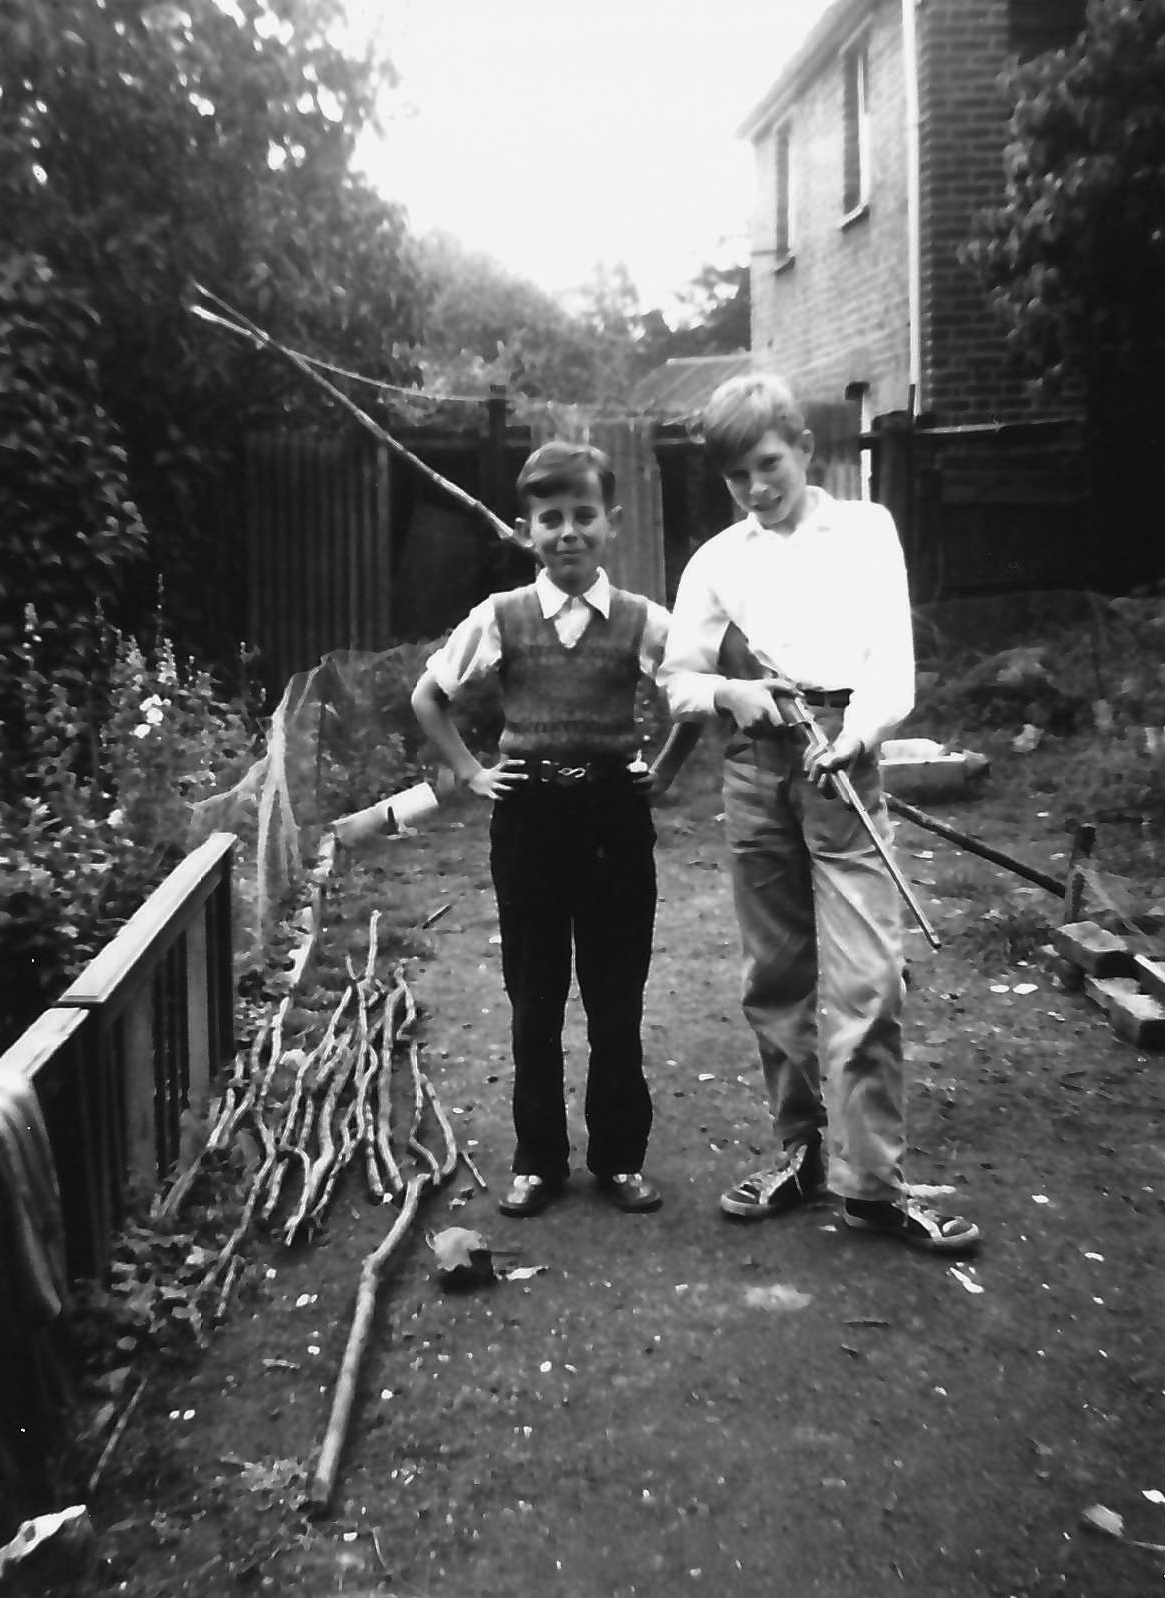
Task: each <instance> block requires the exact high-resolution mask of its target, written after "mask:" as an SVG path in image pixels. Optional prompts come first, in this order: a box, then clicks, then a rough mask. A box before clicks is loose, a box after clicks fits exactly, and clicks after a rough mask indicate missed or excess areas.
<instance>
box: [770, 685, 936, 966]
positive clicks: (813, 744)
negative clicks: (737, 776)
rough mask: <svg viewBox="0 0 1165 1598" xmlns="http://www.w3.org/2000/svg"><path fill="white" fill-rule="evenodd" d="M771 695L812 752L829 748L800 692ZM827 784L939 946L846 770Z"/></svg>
mask: <svg viewBox="0 0 1165 1598" xmlns="http://www.w3.org/2000/svg"><path fill="white" fill-rule="evenodd" d="M773 697H774V699H775V700H776V705H777V709H778V710H779V711H780V713H781V720H782V721H783V722H784V723H785V725H786V727H792V728H793V730H794V731H795V732H797V733H799V734H800V735H801V737H802V738H803V739H804V740H805V745H806V747H807V748H808V750H809V751H810V753H811V754H814V755H817V754H821V753H822V751H824V750H826V749H828V748H829V739H828V738H827V737H826V736H825V734H824V733H823V732H822V730H821V728H820V727H819V726H818V725H817V722H816V721H815V719H814V717H813V712H812V711H811V710H810V709H809V706H808V705H807V704H806V703H805V700H804V699H803V698H802V696H801V695H800V694H798V693H788V692H785V691H783V690H777V691H776V692H775V693H774V695H773ZM828 784H829V788H832V789H833V792H834V793H835V794H836V795H837V797H838V798H839V799H840V800H841V801H842V802H843V803H844V804H847V805H848V806H849V808H850V809H851V810H852V811H853V813H854V815H855V816H856V817H857V818H858V820H859V821H860V822H861V824H862V826H863V827H864V828H865V829H866V832H867V833H868V834H869V838H870V842H871V843H872V844H873V846H874V848H875V849H876V850H877V851H878V854H879V856H880V858H881V861H882V864H883V865H884V866H885V867H886V870H887V871H888V872H889V873H890V880H891V881H892V882H893V884H894V886H895V887H896V888H897V890H898V893H899V895H900V897H901V899H902V902H903V903H904V904H905V906H906V908H907V909H908V910H909V911H910V913H911V915H912V916H913V917H914V919H915V920H916V921H917V922H918V925H919V926H920V927H921V929H922V931H923V933H924V934H925V936H926V941H927V942H928V943H929V944H930V946H931V948H932V949H937V948H940V947H941V945H940V943H939V936H938V933H937V932H936V931H935V930H934V928H933V927H932V926H931V924H930V922H929V921H928V920H927V916H926V911H925V910H924V909H923V908H922V906H921V905H920V904H919V902H918V900H917V899H916V898H915V896H914V890H913V889H912V888H911V886H910V884H909V883H908V882H907V880H906V878H905V877H904V876H903V875H902V872H901V870H900V869H899V866H898V862H897V861H896V860H895V859H894V856H893V855H892V854H891V853H890V851H889V849H888V848H887V847H886V840H885V839H884V838H883V837H882V834H881V833H880V832H879V831H878V828H877V826H876V825H875V822H874V818H873V816H871V814H870V812H869V811H868V810H867V809H866V807H865V805H864V804H863V803H862V801H861V800H860V799H859V798H858V794H857V789H856V788H855V787H854V785H853V783H852V782H851V781H850V778H849V773H848V772H847V771H846V770H845V769H844V768H843V767H840V766H839V767H838V768H837V770H836V771H831V772H830V773H829V776H828ZM827 791H828V789H827Z"/></svg>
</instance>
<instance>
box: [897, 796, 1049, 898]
mask: <svg viewBox="0 0 1165 1598" xmlns="http://www.w3.org/2000/svg"><path fill="white" fill-rule="evenodd" d="M886 809H887V810H892V811H893V812H894V814H895V815H896V816H901V817H902V819H903V821H913V823H914V824H915V826H916V827H925V829H926V830H927V832H934V833H937V834H938V836H939V837H940V838H946V839H947V840H948V842H950V843H957V844H958V846H959V848H960V849H966V850H967V851H968V852H969V853H970V854H977V855H981V856H982V858H983V859H984V860H990V861H991V862H992V864H993V865H997V866H1006V867H1007V869H1008V871H1014V872H1015V874H1016V876H1017V877H1023V878H1024V880H1025V881H1026V882H1034V883H1035V884H1036V886H1037V887H1039V888H1046V889H1047V890H1048V892H1049V893H1054V894H1055V895H1056V897H1057V898H1058V899H1062V898H1063V897H1064V884H1063V883H1062V882H1057V880H1056V878H1055V877H1049V876H1048V874H1047V873H1046V872H1044V871H1039V870H1037V869H1036V867H1035V866H1029V865H1025V864H1024V862H1023V861H1022V860H1016V859H1015V857H1014V856H1013V855H1009V854H1004V852H1003V850H1002V849H993V848H992V847H991V845H990V844H988V843H984V842H983V840H982V839H981V838H973V837H971V835H970V833H967V832H960V831H959V829H958V828H957V827H952V826H950V825H949V824H948V823H947V822H945V821H939V820H938V818H937V817H936V816H931V815H928V814H927V812H926V811H925V810H917V809H915V807H914V806H913V805H909V804H907V803H906V800H905V799H899V798H898V797H897V795H895V794H892V793H888V794H887V795H886Z"/></svg>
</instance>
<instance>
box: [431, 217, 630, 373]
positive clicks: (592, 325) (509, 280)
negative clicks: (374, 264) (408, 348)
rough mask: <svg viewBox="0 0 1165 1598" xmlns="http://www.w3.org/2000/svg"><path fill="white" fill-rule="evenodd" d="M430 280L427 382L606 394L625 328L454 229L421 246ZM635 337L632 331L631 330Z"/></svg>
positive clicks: (436, 234) (440, 233)
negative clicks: (546, 287)
mask: <svg viewBox="0 0 1165 1598" xmlns="http://www.w3.org/2000/svg"><path fill="white" fill-rule="evenodd" d="M418 268H419V271H420V275H421V278H422V281H423V284H424V290H423V292H424V320H425V341H424V347H423V350H422V352H421V356H420V359H421V363H422V366H423V368H424V373H425V387H426V388H428V389H431V390H434V391H436V392H441V391H446V392H448V391H454V392H456V391H458V390H460V391H461V392H467V391H468V392H482V393H484V392H485V390H486V388H487V386H488V384H489V383H490V382H494V383H504V384H506V386H507V387H508V388H510V389H512V390H513V391H514V393H516V394H521V395H526V396H527V397H529V398H531V399H552V400H559V401H563V402H565V403H576V404H594V403H598V402H600V401H602V400H603V399H604V398H605V397H607V396H606V368H607V364H608V363H607V360H606V357H607V356H608V355H609V353H610V350H611V346H612V344H613V343H615V342H617V335H610V336H609V335H608V333H607V331H606V330H605V329H604V328H602V327H601V326H599V325H597V323H596V321H595V319H594V318H592V317H590V316H588V315H587V314H586V313H585V312H584V313H583V314H577V315H575V314H571V312H570V311H568V310H567V309H565V308H564V306H563V305H561V304H560V303H559V301H558V300H556V299H555V298H554V297H553V296H552V295H550V294H547V293H545V292H544V291H543V290H542V289H540V288H538V287H537V286H536V285H535V284H534V283H531V282H529V281H528V280H527V279H525V278H523V277H521V276H519V275H518V274H516V273H513V272H510V271H508V270H507V269H506V268H505V267H503V266H502V265H500V263H499V262H497V261H496V260H494V258H493V257H492V256H490V255H487V254H485V253H484V252H482V251H478V250H471V249H469V248H467V247H466V246H465V245H463V244H462V243H461V242H460V241H459V240H458V239H456V238H454V237H453V236H452V235H450V234H448V233H444V232H440V231H435V232H432V233H430V234H428V235H426V237H425V238H424V239H422V240H421V241H420V243H419V245H418ZM625 337H629V335H625Z"/></svg>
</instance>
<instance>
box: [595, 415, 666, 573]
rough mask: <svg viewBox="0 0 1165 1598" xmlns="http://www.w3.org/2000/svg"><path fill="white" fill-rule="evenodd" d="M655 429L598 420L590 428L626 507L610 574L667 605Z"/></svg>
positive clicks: (608, 558)
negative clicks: (607, 458) (611, 471)
mask: <svg viewBox="0 0 1165 1598" xmlns="http://www.w3.org/2000/svg"><path fill="white" fill-rule="evenodd" d="M653 431H654V430H653V428H652V425H651V423H650V422H643V421H604V422H600V421H595V422H592V423H591V426H590V436H591V443H592V444H594V445H595V447H596V448H597V449H601V450H602V451H603V453H604V454H605V455H608V456H609V457H610V460H611V465H612V466H613V467H614V471H615V488H616V494H617V497H618V501H619V504H620V505H621V506H622V508H623V525H622V527H621V528H620V530H619V535H618V537H617V538H616V539H615V540H614V542H613V543H612V544H611V546H610V548H609V550H608V553H607V556H606V557H605V565H606V567H607V571H608V574H609V575H610V578H611V581H612V582H613V583H616V584H617V585H618V586H619V587H620V588H628V589H630V590H631V591H632V592H633V593H637V594H646V595H647V597H648V599H654V600H657V601H658V602H659V604H661V605H663V604H666V602H667V584H666V579H665V576H664V549H663V496H662V492H661V489H660V479H659V467H658V466H657V465H656V460H655V450H654V447H653Z"/></svg>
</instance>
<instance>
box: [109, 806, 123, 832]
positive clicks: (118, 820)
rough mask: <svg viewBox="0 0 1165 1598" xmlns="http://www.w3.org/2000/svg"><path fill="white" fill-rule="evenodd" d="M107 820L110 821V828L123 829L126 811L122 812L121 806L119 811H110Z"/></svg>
mask: <svg viewBox="0 0 1165 1598" xmlns="http://www.w3.org/2000/svg"><path fill="white" fill-rule="evenodd" d="M106 819H107V820H108V822H109V825H110V826H111V827H121V826H124V824H125V811H124V810H122V809H121V808H120V806H119V807H118V809H116V810H111V811H110V812H109V815H108V817H107V818H106Z"/></svg>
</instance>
